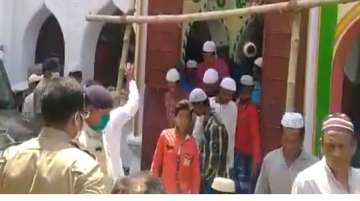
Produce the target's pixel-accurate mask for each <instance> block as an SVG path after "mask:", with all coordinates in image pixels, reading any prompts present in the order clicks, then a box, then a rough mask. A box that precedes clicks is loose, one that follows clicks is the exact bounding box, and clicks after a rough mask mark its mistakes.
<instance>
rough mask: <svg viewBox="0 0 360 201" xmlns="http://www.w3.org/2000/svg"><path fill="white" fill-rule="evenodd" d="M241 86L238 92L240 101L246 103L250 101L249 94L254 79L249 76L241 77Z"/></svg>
mask: <svg viewBox="0 0 360 201" xmlns="http://www.w3.org/2000/svg"><path fill="white" fill-rule="evenodd" d="M240 83H241V85H242V87H241V90H240V95H239V96H240V101H248V100H250V99H251V93H252V91H253V88H254V79H253V77H252V76H251V75H243V76H242V77H241V79H240Z"/></svg>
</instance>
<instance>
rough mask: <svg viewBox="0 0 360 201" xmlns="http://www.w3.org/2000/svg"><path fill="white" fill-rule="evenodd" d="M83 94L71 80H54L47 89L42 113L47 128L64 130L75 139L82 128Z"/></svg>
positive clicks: (42, 102) (42, 103) (43, 97)
mask: <svg viewBox="0 0 360 201" xmlns="http://www.w3.org/2000/svg"><path fill="white" fill-rule="evenodd" d="M83 102H84V99H83V92H82V90H81V86H80V85H79V84H78V83H77V82H76V81H75V80H73V79H70V78H55V79H52V80H51V81H50V82H49V83H48V85H47V86H46V88H45V91H44V94H43V96H42V101H41V111H42V116H43V118H44V122H45V125H46V126H49V127H54V128H58V129H61V130H64V131H65V132H66V133H68V134H69V136H70V137H72V138H74V137H76V135H77V134H78V132H79V131H80V130H81V128H82V122H83V118H82V107H83Z"/></svg>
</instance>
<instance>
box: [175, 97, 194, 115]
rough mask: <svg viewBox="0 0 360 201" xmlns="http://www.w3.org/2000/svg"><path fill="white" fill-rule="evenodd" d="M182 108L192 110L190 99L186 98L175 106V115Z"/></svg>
mask: <svg viewBox="0 0 360 201" xmlns="http://www.w3.org/2000/svg"><path fill="white" fill-rule="evenodd" d="M182 110H187V111H189V112H190V113H191V112H192V108H191V104H190V102H189V101H188V100H185V99H184V100H180V101H179V102H177V104H176V106H175V116H176V115H177V114H178V113H179V112H180V111H182Z"/></svg>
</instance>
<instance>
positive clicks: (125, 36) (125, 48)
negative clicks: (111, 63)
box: [116, 0, 136, 93]
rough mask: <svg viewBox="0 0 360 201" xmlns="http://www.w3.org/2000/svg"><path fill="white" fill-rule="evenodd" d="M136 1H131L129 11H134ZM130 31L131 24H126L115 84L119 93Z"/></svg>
mask: <svg viewBox="0 0 360 201" xmlns="http://www.w3.org/2000/svg"><path fill="white" fill-rule="evenodd" d="M135 2H136V0H133V1H132V4H131V7H130V10H132V11H133V10H134V9H135V5H136V3H135ZM131 31H132V24H127V25H126V28H125V33H124V37H123V41H122V43H123V45H122V51H121V58H120V64H119V72H118V78H117V84H116V90H117V91H118V92H119V93H121V90H122V88H123V78H124V70H123V69H124V66H125V63H126V60H127V58H128V53H129V46H130V37H131Z"/></svg>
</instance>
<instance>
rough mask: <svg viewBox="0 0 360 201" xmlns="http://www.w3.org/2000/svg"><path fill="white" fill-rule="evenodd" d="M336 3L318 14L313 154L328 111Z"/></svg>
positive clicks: (316, 151) (317, 150)
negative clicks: (318, 31) (318, 37)
mask: <svg viewBox="0 0 360 201" xmlns="http://www.w3.org/2000/svg"><path fill="white" fill-rule="evenodd" d="M337 14H338V7H337V5H331V6H323V7H322V8H321V15H320V23H321V24H320V39H319V60H318V79H317V80H318V83H317V97H316V144H315V154H316V155H318V156H319V155H320V149H321V146H320V139H321V123H322V120H323V119H324V118H325V117H326V115H327V114H328V113H329V111H330V100H331V98H330V97H331V78H332V60H333V52H334V42H335V31H336V24H337Z"/></svg>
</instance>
